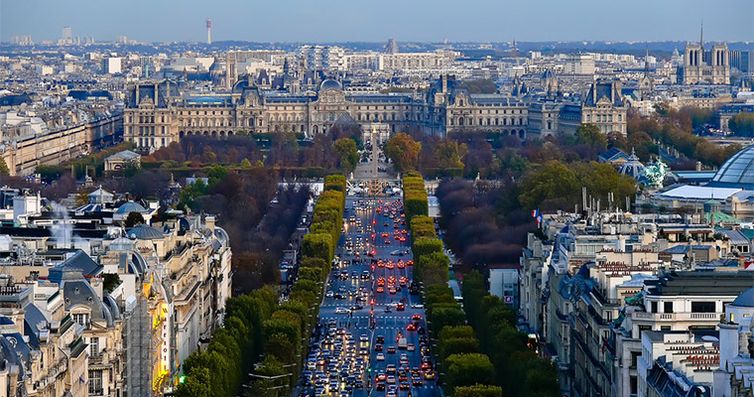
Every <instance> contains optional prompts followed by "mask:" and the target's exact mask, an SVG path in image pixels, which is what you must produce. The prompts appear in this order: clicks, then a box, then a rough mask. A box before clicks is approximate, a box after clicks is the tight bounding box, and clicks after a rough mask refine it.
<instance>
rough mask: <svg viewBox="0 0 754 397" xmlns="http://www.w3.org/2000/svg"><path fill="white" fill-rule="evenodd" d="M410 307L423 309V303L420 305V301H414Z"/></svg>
mask: <svg viewBox="0 0 754 397" xmlns="http://www.w3.org/2000/svg"><path fill="white" fill-rule="evenodd" d="M411 308H412V309H424V305H422V304H421V303H414V304H413V305H411Z"/></svg>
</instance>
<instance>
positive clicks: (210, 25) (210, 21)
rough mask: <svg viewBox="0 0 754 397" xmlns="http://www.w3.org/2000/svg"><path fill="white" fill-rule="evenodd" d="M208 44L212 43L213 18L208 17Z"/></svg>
mask: <svg viewBox="0 0 754 397" xmlns="http://www.w3.org/2000/svg"><path fill="white" fill-rule="evenodd" d="M207 44H212V19H210V18H207Z"/></svg>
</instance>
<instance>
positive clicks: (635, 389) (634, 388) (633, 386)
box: [629, 376, 639, 395]
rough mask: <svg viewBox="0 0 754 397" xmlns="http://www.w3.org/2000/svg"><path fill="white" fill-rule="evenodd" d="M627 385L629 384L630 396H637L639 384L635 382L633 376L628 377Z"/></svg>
mask: <svg viewBox="0 0 754 397" xmlns="http://www.w3.org/2000/svg"><path fill="white" fill-rule="evenodd" d="M629 383H630V384H631V394H632V395H637V394H639V386H638V385H639V384H638V382H637V381H636V377H635V376H631V377H630V381H629Z"/></svg>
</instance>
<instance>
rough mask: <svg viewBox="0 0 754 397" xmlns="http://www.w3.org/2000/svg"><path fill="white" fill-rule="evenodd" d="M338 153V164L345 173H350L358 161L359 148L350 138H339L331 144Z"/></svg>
mask: <svg viewBox="0 0 754 397" xmlns="http://www.w3.org/2000/svg"><path fill="white" fill-rule="evenodd" d="M333 146H334V147H335V153H337V155H338V165H339V167H340V170H341V171H343V173H345V174H350V173H351V172H353V170H354V169H356V165H357V164H358V163H359V149H357V148H356V142H355V141H354V140H353V139H351V138H340V139H338V140H337V141H335V144H334V145H333Z"/></svg>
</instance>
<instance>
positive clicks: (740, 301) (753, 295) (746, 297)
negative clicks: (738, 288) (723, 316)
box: [731, 287, 754, 307]
mask: <svg viewBox="0 0 754 397" xmlns="http://www.w3.org/2000/svg"><path fill="white" fill-rule="evenodd" d="M731 305H733V306H738V307H754V287H752V288H749V289H747V290H746V291H744V292H742V293H741V295H738V297H737V298H736V300H734V301H733V303H731Z"/></svg>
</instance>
